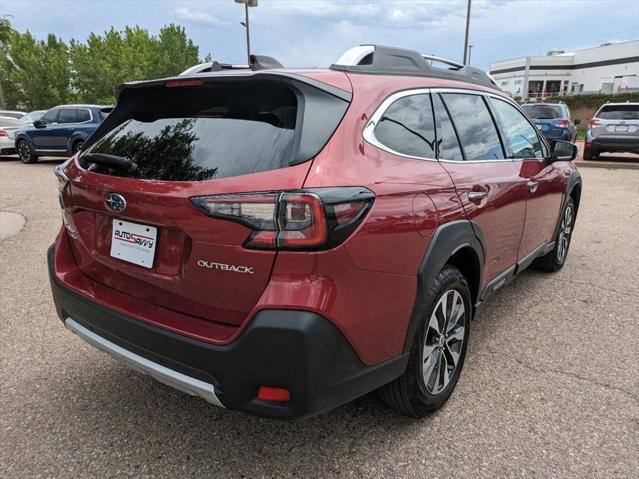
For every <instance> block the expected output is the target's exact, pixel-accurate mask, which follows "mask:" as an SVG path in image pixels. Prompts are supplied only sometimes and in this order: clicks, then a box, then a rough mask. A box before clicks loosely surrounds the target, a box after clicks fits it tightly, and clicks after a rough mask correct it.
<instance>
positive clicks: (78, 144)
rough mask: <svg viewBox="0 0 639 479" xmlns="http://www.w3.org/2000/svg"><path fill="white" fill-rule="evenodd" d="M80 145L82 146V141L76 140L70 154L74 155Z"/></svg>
mask: <svg viewBox="0 0 639 479" xmlns="http://www.w3.org/2000/svg"><path fill="white" fill-rule="evenodd" d="M82 145H84V140H77V141H75V142H73V145H72V146H71V153H72V154H73V155H75V154H76V153H77V152H78V151H80V148H82Z"/></svg>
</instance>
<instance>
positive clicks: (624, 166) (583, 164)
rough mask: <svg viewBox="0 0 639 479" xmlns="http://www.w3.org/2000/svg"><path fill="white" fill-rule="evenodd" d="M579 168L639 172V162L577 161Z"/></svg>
mask: <svg viewBox="0 0 639 479" xmlns="http://www.w3.org/2000/svg"><path fill="white" fill-rule="evenodd" d="M574 163H575V166H576V167H577V168H605V169H607V170H639V161H638V162H636V163H617V162H611V161H600V162H597V160H589V161H583V160H582V161H575V162H574Z"/></svg>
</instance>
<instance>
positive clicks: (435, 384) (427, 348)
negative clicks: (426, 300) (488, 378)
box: [422, 289, 467, 395]
mask: <svg viewBox="0 0 639 479" xmlns="http://www.w3.org/2000/svg"><path fill="white" fill-rule="evenodd" d="M466 318H467V314H466V307H465V306H464V300H463V298H462V296H461V294H460V293H459V292H458V291H457V290H455V289H449V290H448V291H446V292H445V293H444V294H443V295H442V296H441V298H440V299H439V301H438V302H437V305H436V306H435V309H434V310H433V314H432V315H431V317H430V319H429V321H428V326H427V330H426V335H425V340H424V348H423V352H422V375H423V378H424V384H425V385H426V390H427V391H428V393H429V394H432V395H436V394H439V393H440V392H442V391H443V390H444V389H445V388H446V386H448V383H449V382H450V380H451V379H452V377H453V375H454V374H455V371H456V369H457V366H458V364H459V359H460V356H461V352H462V347H463V346H464V338H465V333H466Z"/></svg>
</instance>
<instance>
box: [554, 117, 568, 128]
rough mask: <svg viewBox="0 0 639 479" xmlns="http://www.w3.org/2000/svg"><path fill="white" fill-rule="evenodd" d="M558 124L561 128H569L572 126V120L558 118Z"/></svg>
mask: <svg viewBox="0 0 639 479" xmlns="http://www.w3.org/2000/svg"><path fill="white" fill-rule="evenodd" d="M556 125H557V126H558V127H559V128H568V127H569V126H570V121H568V120H567V119H566V118H562V119H560V120H557V123H556Z"/></svg>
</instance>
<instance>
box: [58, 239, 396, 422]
mask: <svg viewBox="0 0 639 479" xmlns="http://www.w3.org/2000/svg"><path fill="white" fill-rule="evenodd" d="M53 262H54V255H53V247H51V248H50V249H49V253H48V263H49V278H50V281H51V289H52V292H53V297H54V300H55V304H56V310H57V312H58V315H59V316H60V318H61V319H62V321H64V322H65V324H66V326H67V327H68V328H69V329H71V330H73V331H74V332H76V333H77V334H79V335H80V336H81V337H82V338H83V339H85V340H86V341H87V342H89V343H91V344H93V345H94V346H97V347H99V348H100V349H103V350H106V351H107V352H109V353H110V354H112V355H114V356H116V357H118V358H119V359H121V360H124V361H125V362H127V363H128V364H129V365H130V366H132V367H134V368H135V369H138V370H141V371H143V372H145V373H147V374H150V375H151V376H153V377H155V378H156V379H158V380H160V381H162V382H165V383H167V384H169V385H171V386H173V387H176V388H177V389H181V390H183V391H185V392H188V393H189V394H194V395H198V396H201V397H203V398H205V399H206V400H208V401H209V402H211V403H213V404H218V405H221V406H224V407H227V408H229V409H237V410H241V411H245V412H249V413H253V414H258V415H261V416H267V417H273V418H282V419H290V418H297V417H304V416H310V415H314V414H318V413H321V412H323V411H327V410H329V409H332V408H334V407H337V406H339V405H341V404H344V403H346V402H348V401H350V400H352V399H354V398H356V397H359V396H361V395H363V394H366V393H367V392H369V391H372V390H374V389H376V388H378V387H380V386H382V385H383V384H386V383H387V382H389V381H391V380H393V379H394V378H396V377H398V376H399V375H401V374H402V373H403V371H404V370H405V368H406V364H407V360H408V356H407V355H405V354H404V355H401V356H397V357H395V358H393V359H390V360H388V361H385V362H383V363H381V364H378V365H375V366H365V365H363V364H362V363H361V361H360V360H359V358H358V357H357V355H356V353H355V351H354V350H353V348H352V346H351V345H350V343H349V342H348V341H347V340H346V338H345V337H344V336H343V335H342V333H341V332H340V331H339V330H338V329H337V328H336V327H335V326H333V324H332V323H331V322H330V321H328V320H326V319H325V318H323V317H322V316H319V315H317V314H315V313H312V312H308V311H290V310H266V311H261V312H259V313H258V314H257V315H256V316H255V317H254V318H253V319H252V321H251V323H250V324H249V325H248V326H247V327H246V328H245V329H244V331H243V332H242V334H241V335H240V336H239V337H238V338H237V339H235V340H234V341H233V342H232V343H230V344H227V345H223V346H220V345H214V344H210V343H205V342H202V341H197V340H194V339H192V338H188V337H186V336H182V335H179V334H176V333H173V332H171V331H168V330H165V329H161V328H158V327H156V326H153V325H150V324H148V323H145V322H142V321H139V320H137V319H133V318H131V317H128V316H125V315H123V314H121V313H119V312H116V311H113V310H111V309H108V308H105V307H104V306H102V305H99V304H96V303H94V302H93V301H91V300H90V299H88V298H85V297H84V296H82V295H80V294H78V293H76V292H74V291H72V290H70V289H69V288H67V287H65V286H64V284H63V283H62V282H61V281H60V280H59V279H58V278H57V277H56V274H55V269H54V263H53ZM260 386H270V387H280V388H286V389H288V390H289V391H290V394H291V399H290V401H288V402H286V403H274V402H268V401H261V400H258V399H257V398H256V396H257V390H258V388H259V387H260Z"/></svg>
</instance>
